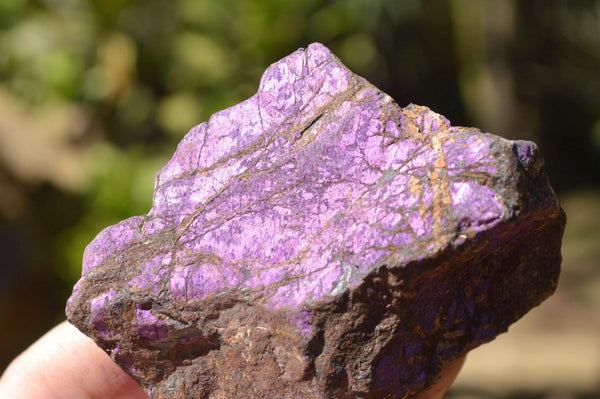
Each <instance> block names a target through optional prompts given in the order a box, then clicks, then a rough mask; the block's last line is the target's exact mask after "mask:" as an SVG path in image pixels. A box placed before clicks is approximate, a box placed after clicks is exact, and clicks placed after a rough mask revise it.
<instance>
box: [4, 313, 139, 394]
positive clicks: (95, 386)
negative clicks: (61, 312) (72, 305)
mask: <svg viewBox="0 0 600 399" xmlns="http://www.w3.org/2000/svg"><path fill="white" fill-rule="evenodd" d="M0 397H2V398H22V399H38V398H47V399H59V398H60V399H71V398H72V399H75V398H81V397H84V398H120V399H147V395H146V394H145V393H144V391H143V390H142V388H141V387H140V386H139V385H138V384H137V383H136V382H135V381H134V380H133V379H132V378H131V377H130V376H129V375H127V374H126V373H125V372H124V371H123V370H121V369H120V368H119V366H117V365H116V364H115V363H114V362H113V361H112V360H111V359H110V357H109V356H108V355H107V354H106V353H104V351H102V350H101V349H100V348H99V347H98V346H96V344H95V343H94V342H93V341H92V340H91V339H90V338H88V337H86V336H85V335H83V334H82V333H81V332H80V331H79V330H77V329H76V328H75V327H73V326H72V325H70V324H68V323H67V322H63V323H61V324H59V325H58V326H56V327H54V328H53V329H52V330H50V331H49V332H48V333H46V334H45V335H44V336H43V337H42V338H40V339H39V340H38V341H36V342H35V343H34V344H33V345H32V346H30V347H29V348H28V349H27V350H26V351H25V352H23V353H22V354H21V355H20V356H19V357H17V358H16V359H15V360H14V361H13V362H12V363H11V364H10V365H9V367H8V368H7V369H6V371H5V372H4V374H3V375H2V378H1V379H0Z"/></svg>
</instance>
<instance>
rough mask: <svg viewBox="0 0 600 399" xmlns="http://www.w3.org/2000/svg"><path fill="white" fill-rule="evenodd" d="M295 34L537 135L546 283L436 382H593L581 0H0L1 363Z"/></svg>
mask: <svg viewBox="0 0 600 399" xmlns="http://www.w3.org/2000/svg"><path fill="white" fill-rule="evenodd" d="M314 41H319V42H322V43H324V44H325V45H327V46H328V47H329V48H331V49H332V50H333V51H334V53H336V54H337V55H338V56H339V57H340V58H341V59H342V61H343V62H344V63H345V64H346V65H347V66H348V67H350V68H351V69H352V70H354V71H355V72H356V73H358V74H360V75H362V76H364V77H366V78H367V79H368V80H369V81H371V82H372V83H374V84H375V85H377V86H378V87H380V88H381V89H382V90H384V91H386V92H387V93H389V94H390V95H391V96H392V97H393V98H395V99H396V100H397V102H398V103H399V104H400V105H402V106H404V105H407V104H408V103H411V102H413V103H416V104H422V105H427V106H429V107H430V108H432V109H433V110H435V111H437V112H439V113H442V114H443V115H445V116H446V117H448V118H449V119H450V120H451V121H452V122H453V124H456V125H465V126H477V127H480V128H481V129H483V130H486V131H491V132H494V133H497V134H500V135H502V136H505V137H508V138H511V139H530V140H534V141H536V142H537V143H538V144H539V145H540V147H541V150H542V153H543V154H544V157H545V159H546V162H547V166H548V170H549V173H550V176H551V180H552V182H553V186H554V187H555V189H556V190H557V192H558V194H559V196H560V198H561V201H562V204H563V207H564V208H565V210H566V211H567V214H568V216H569V222H568V227H567V231H566V235H565V243H564V248H563V253H564V265H563V266H564V268H563V275H562V277H561V282H560V285H559V288H558V291H557V293H556V295H555V296H554V297H552V298H551V299H550V300H549V301H547V302H546V303H544V304H543V305H542V306H541V307H539V308H538V309H536V310H535V311H533V312H532V313H530V315H528V316H527V317H525V318H524V319H523V320H522V321H520V322H519V323H517V324H516V325H515V326H514V327H513V328H511V333H510V334H507V335H505V336H502V337H500V338H499V339H498V340H497V341H494V342H493V343H490V344H488V345H485V346H484V347H482V348H480V349H478V350H476V351H474V352H473V354H472V355H471V356H470V358H469V360H468V361H467V364H466V366H465V368H464V370H463V373H462V374H461V376H460V377H459V380H458V381H457V383H456V384H455V387H454V388H453V390H452V392H451V394H450V395H449V396H451V397H465V398H466V397H468V398H509V397H510V398H518V397H519V398H561V399H566V398H597V397H600V265H599V263H600V261H599V260H598V259H600V1H599V0H577V1H568V0H528V1H517V0H487V1H485V0H482V1H478V0H403V1H399V0H338V1H318V0H288V1H284V0H256V1H244V0H238V1H236V0H145V1H134V0H37V1H33V0H31V1H30V0H0V268H1V269H0V327H1V328H0V370H3V369H4V367H5V366H6V365H7V364H8V362H9V361H10V360H11V358H13V357H14V356H15V355H16V354H18V353H19V352H20V351H21V350H23V349H24V348H25V347H26V346H28V345H29V344H30V343H31V342H32V341H33V340H34V339H35V338H37V337H38V336H39V335H41V334H42V333H43V332H44V331H46V330H47V329H49V328H50V327H51V326H53V325H54V324H56V323H58V322H59V321H61V320H63V319H64V315H63V309H64V304H65V301H66V298H67V297H68V296H69V294H70V290H71V287H72V285H73V283H74V282H75V281H76V279H77V278H78V277H79V275H80V270H81V269H80V268H81V256H82V252H83V249H84V247H85V245H86V244H87V243H88V242H89V241H90V240H91V239H92V238H93V237H94V236H95V234H96V233H98V232H99V231H100V230H101V229H102V228H104V227H106V226H108V225H110V224H113V223H115V222H117V221H119V220H121V219H123V218H126V217H129V216H132V215H138V214H144V213H146V212H147V211H148V210H149V208H150V203H151V198H152V188H153V176H154V174H155V173H156V172H157V171H158V170H159V169H160V168H161V167H162V165H164V163H165V162H166V161H167V160H168V158H169V156H170V154H172V153H173V151H174V149H175V147H176V145H177V142H178V141H179V140H180V139H181V138H182V137H183V135H184V134H185V133H186V132H187V130H189V129H190V128H191V127H192V126H194V125H195V124H198V123H200V122H202V121H204V120H206V119H207V118H208V117H209V116H210V115H211V114H212V113H214V112H216V111H218V110H221V109H223V108H225V107H229V106H231V105H234V104H236V103H238V102H240V101H242V100H244V99H246V98H247V97H249V96H251V95H252V94H253V93H254V92H255V91H256V90H257V87H258V82H259V79H260V75H261V73H262V71H263V70H264V69H265V68H266V67H267V66H268V65H269V64H270V63H272V62H275V61H277V60H279V59H280V58H282V57H283V56H285V55H287V54H289V53H291V52H293V51H294V50H296V49H297V48H299V47H306V46H307V45H308V44H309V43H311V42H314Z"/></svg>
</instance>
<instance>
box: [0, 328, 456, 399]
mask: <svg viewBox="0 0 600 399" xmlns="http://www.w3.org/2000/svg"><path fill="white" fill-rule="evenodd" d="M463 362H464V358H463V359H460V360H458V361H456V362H454V363H451V364H450V365H448V367H447V368H446V370H444V372H443V374H442V378H441V379H440V381H439V382H438V383H437V384H435V386H433V387H432V388H431V389H429V390H428V391H427V392H425V393H423V394H422V395H420V396H419V397H418V398H416V399H440V398H442V397H443V396H444V394H445V393H446V391H447V390H448V388H449V387H450V385H451V384H452V382H453V381H454V379H455V378H456V376H457V375H458V372H459V371H460V368H461V367H462V364H463ZM0 398H20V399H41V398H44V399H95V398H103V399H104V398H115V399H147V395H146V394H145V393H144V391H143V390H142V388H140V386H139V385H137V383H136V382H135V381H134V380H133V379H132V378H131V377H129V376H128V375H127V374H126V373H125V372H124V371H123V370H121V369H120V368H119V367H118V366H117V365H116V364H115V363H113V361H112V360H111V359H110V357H109V356H108V355H107V354H106V353H104V351H102V350H101V349H100V348H98V347H97V346H96V344H95V343H94V342H93V341H92V340H91V339H90V338H88V337H86V336H85V335H83V334H82V333H81V332H79V330H77V329H76V328H75V327H73V326H72V325H70V324H68V323H67V322H63V323H61V324H59V325H58V326H56V327H54V328H53V329H52V330H50V331H49V332H48V333H46V334H45V335H44V336H43V337H42V338H40V339H39V340H38V341H36V342H35V343H34V344H33V345H31V346H30V347H29V348H28V349H27V350H25V351H24V352H23V353H22V354H21V355H19V356H18V357H17V358H16V359H15V360H14V361H13V362H12V363H11V364H10V365H9V366H8V368H7V369H6V370H5V372H4V374H3V375H2V377H1V378H0Z"/></svg>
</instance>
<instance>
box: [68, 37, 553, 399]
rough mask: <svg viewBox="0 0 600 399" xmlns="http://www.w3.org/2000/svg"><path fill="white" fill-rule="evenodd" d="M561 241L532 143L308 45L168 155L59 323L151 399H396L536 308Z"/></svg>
mask: <svg viewBox="0 0 600 399" xmlns="http://www.w3.org/2000/svg"><path fill="white" fill-rule="evenodd" d="M564 224H565V216H564V213H563V212H562V210H561V209H560V207H559V205H558V201H557V199H556V196H555V194H554V193H553V191H552V189H551V188H550V186H549V183H548V179H547V177H546V175H545V173H544V171H543V161H542V158H541V157H540V155H539V153H538V150H537V148H536V146H535V145H534V144H533V143H530V142H525V141H509V140H505V139H503V138H500V137H498V136H494V135H490V134H485V133H481V132H480V131H479V130H477V129H473V128H461V127H453V126H451V125H450V123H449V122H448V120H446V119H445V118H444V117H443V116H441V115H438V114H436V113H434V112H432V111H430V110H429V109H428V108H425V107H420V106H415V105H409V106H408V107H406V108H401V107H399V106H398V105H397V104H396V103H395V102H394V101H393V100H392V99H391V98H390V97H389V96H388V95H386V94H385V93H383V92H381V91H380V90H379V89H377V88H376V87H374V86H373V85H371V84H370V83H369V82H367V81H366V80H365V79H363V78H361V77H358V76H356V75H354V74H353V73H352V72H351V71H349V70H348V69H347V68H346V67H345V66H344V65H342V63H341V62H340V61H339V60H338V59H337V58H336V57H335V56H334V55H333V54H332V53H331V52H330V51H329V50H328V49H327V48H325V47H324V46H322V45H320V44H312V45H310V46H309V47H308V48H307V49H306V50H303V49H301V50H298V51H296V52H295V53H293V54H291V55H290V56H288V57H286V58H284V59H283V60H281V61H279V62H277V63H275V64H273V65H271V66H270V67H269V68H268V69H267V71H266V72H265V74H264V76H263V77H262V79H261V83H260V88H259V91H258V93H257V94H256V95H254V96H252V97H251V98H249V99H248V100H246V101H244V102H242V103H240V104H238V105H236V106H234V107H232V108H229V109H226V110H224V111H221V112H219V113H217V114H215V115H213V116H212V117H211V118H210V120H209V121H208V122H206V123H202V124H200V125H198V126H196V127H195V128H193V129H192V130H191V131H190V132H189V133H188V134H187V135H186V136H185V138H184V139H183V141H182V142H181V143H180V144H179V147H178V148H177V151H176V152H175V154H174V156H173V158H172V159H171V160H170V161H169V163H168V164H167V165H166V166H165V167H164V168H163V169H162V170H161V171H160V172H159V173H158V175H157V177H156V189H155V193H154V202H153V206H152V209H151V210H150V212H149V213H148V215H146V216H137V217H132V218H130V219H127V220H124V221H123V222H121V223H119V224H117V225H115V226H112V227H109V228H107V229H105V230H104V231H102V232H101V233H100V234H99V235H98V236H97V237H96V238H95V239H94V240H93V241H92V243H90V244H89V246H88V247H87V249H86V251H85V254H84V259H83V277H82V278H81V280H80V281H79V282H78V283H77V284H76V286H75V288H74V292H73V296H72V297H71V298H70V299H69V302H68V305H67V315H68V319H69V321H70V322H71V323H73V324H74V325H75V326H77V327H78V328H79V329H80V330H81V331H83V332H84V333H85V334H87V335H89V336H90V337H92V338H93V339H94V340H95V341H96V342H97V343H98V345H99V346H100V347H102V348H103V349H104V350H106V352H107V353H109V354H110V356H111V357H112V358H113V359H114V361H115V362H117V363H118V364H119V365H120V366H121V367H122V368H123V369H125V370H126V371H127V372H128V373H129V374H131V375H132V376H133V378H135V379H136V380H137V381H138V382H139V383H140V384H141V385H142V386H143V387H144V388H145V389H146V391H147V392H148V393H149V395H150V396H151V397H152V398H170V399H172V398H294V399H297V398H314V399H317V398H405V397H411V396H414V395H415V394H416V393H418V392H421V391H423V390H424V389H426V388H427V387H429V386H430V385H431V384H433V383H434V382H435V381H436V378H438V376H439V373H440V370H441V369H442V367H443V366H444V365H446V364H447V363H449V362H451V361H452V360H454V359H456V358H458V357H459V356H462V355H463V354H464V353H466V352H467V351H468V350H470V349H472V348H474V347H476V346H478V345H480V344H482V343H484V342H487V341H490V340H492V339H493V338H494V337H495V336H496V335H498V334H499V333H502V332H504V331H506V330H507V328H508V326H509V325H510V324H511V323H513V322H515V321H516V320H517V319H519V318H520V317H521V316H523V315H524V314H525V313H526V312H527V311H529V310H530V309H531V308H532V307H534V306H536V305H538V304H539V303H540V302H541V301H543V300H544V299H545V298H546V297H548V296H549V295H550V294H552V292H553V291H554V289H555V286H556V283H557V279H558V274H559V269H560V261H561V257H560V242H561V238H562V231H563V227H564Z"/></svg>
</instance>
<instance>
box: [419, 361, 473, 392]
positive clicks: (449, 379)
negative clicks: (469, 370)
mask: <svg viewBox="0 0 600 399" xmlns="http://www.w3.org/2000/svg"><path fill="white" fill-rule="evenodd" d="M465 359H466V357H462V358H460V359H457V360H455V361H454V362H452V363H450V364H448V365H447V366H446V368H445V369H444V371H443V372H442V375H441V377H440V380H439V381H438V382H437V383H435V384H434V385H433V386H432V387H431V388H429V389H428V390H427V391H425V392H423V393H422V394H421V395H419V397H418V398H416V399H441V398H443V397H444V394H445V393H446V391H448V388H450V385H452V383H453V382H454V380H455V379H456V377H457V376H458V373H459V372H460V369H461V368H462V366H463V364H464V363H465Z"/></svg>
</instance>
